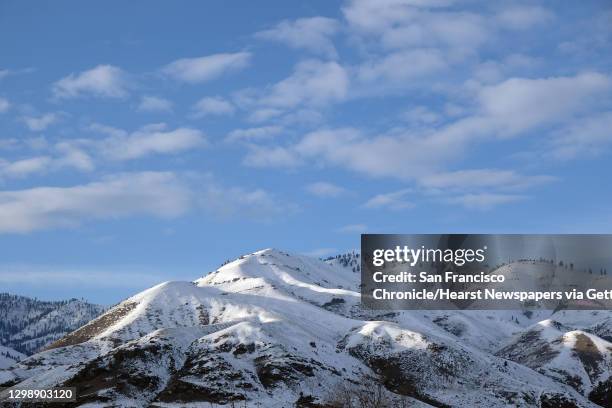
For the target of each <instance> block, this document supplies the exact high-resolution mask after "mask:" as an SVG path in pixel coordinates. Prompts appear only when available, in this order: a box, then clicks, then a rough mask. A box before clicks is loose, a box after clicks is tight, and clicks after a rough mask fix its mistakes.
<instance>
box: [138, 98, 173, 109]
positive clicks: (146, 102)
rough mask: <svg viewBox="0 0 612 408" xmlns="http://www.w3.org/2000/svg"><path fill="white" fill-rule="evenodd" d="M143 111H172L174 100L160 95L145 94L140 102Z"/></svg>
mask: <svg viewBox="0 0 612 408" xmlns="http://www.w3.org/2000/svg"><path fill="white" fill-rule="evenodd" d="M137 109H138V110H139V111H141V112H172V102H170V101H169V100H168V99H164V98H160V97H158V96H146V95H145V96H143V97H142V98H140V103H139V104H138V108H137Z"/></svg>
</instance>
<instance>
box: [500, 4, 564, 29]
mask: <svg viewBox="0 0 612 408" xmlns="http://www.w3.org/2000/svg"><path fill="white" fill-rule="evenodd" d="M552 18H553V14H552V12H550V11H549V10H547V9H545V8H544V7H540V6H511V7H508V8H506V9H504V10H502V11H500V12H499V13H498V14H497V16H496V19H497V21H498V22H499V24H500V25H501V26H502V27H506V28H511V29H517V30H523V29H526V28H530V27H533V26H535V25H538V24H542V23H546V22H548V21H550V20H551V19H552Z"/></svg>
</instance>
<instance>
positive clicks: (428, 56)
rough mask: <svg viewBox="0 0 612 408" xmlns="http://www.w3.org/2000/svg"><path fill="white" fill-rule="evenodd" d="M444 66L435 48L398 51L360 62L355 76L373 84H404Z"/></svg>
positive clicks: (437, 71) (428, 74)
mask: <svg viewBox="0 0 612 408" xmlns="http://www.w3.org/2000/svg"><path fill="white" fill-rule="evenodd" d="M446 66H447V64H446V61H445V60H444V57H443V55H442V54H441V53H440V51H438V50H436V49H419V50H407V51H398V52H394V53H391V54H389V55H387V56H385V57H383V58H378V59H373V60H370V61H367V62H364V63H362V64H361V65H359V66H358V67H357V78H358V79H359V80H360V81H362V82H365V83H374V85H375V86H381V85H384V86H398V85H400V86H405V85H408V84H409V83H408V81H411V80H414V79H416V78H419V77H425V76H430V75H433V74H436V73H439V72H440V71H441V70H443V69H445V68H446Z"/></svg>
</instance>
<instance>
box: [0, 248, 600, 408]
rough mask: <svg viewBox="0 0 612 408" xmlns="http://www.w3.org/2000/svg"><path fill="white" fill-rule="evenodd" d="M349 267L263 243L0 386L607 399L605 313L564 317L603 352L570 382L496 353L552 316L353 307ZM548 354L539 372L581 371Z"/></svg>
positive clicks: (112, 315) (49, 353)
mask: <svg viewBox="0 0 612 408" xmlns="http://www.w3.org/2000/svg"><path fill="white" fill-rule="evenodd" d="M353 266H354V265H351V264H350V262H349V263H347V264H346V265H344V264H342V263H338V262H335V261H334V260H330V261H328V262H327V263H326V262H324V261H321V260H317V259H312V258H309V257H304V256H297V255H290V254H288V253H285V252H282V251H278V250H273V249H267V250H263V251H259V252H255V253H253V254H248V255H245V256H242V257H240V258H239V259H237V260H235V261H233V262H229V263H227V264H225V265H223V266H222V267H220V268H219V269H218V270H216V271H213V272H211V273H209V274H207V275H205V276H204V277H202V278H200V279H198V280H196V281H194V282H165V283H162V284H159V285H157V286H155V287H153V288H151V289H148V290H146V291H144V292H141V293H139V294H137V295H135V296H133V297H131V298H129V299H126V300H125V301H124V302H122V303H120V304H119V305H117V306H115V307H113V308H112V309H110V310H108V311H107V312H106V313H104V314H103V315H101V316H100V317H98V318H96V319H94V320H92V321H91V322H89V323H88V324H86V325H85V326H83V327H81V328H80V329H78V330H76V331H74V332H72V333H70V334H69V335H67V336H65V337H64V338H62V339H60V340H58V341H57V342H55V343H53V344H52V345H51V346H49V347H48V348H47V349H46V350H44V351H42V352H39V353H37V354H35V355H33V356H31V357H29V358H26V359H25V360H22V361H20V362H19V363H17V365H15V366H13V367H12V368H10V369H5V370H0V386H13V385H19V386H20V387H51V386H74V387H77V388H78V390H79V398H78V401H77V403H76V404H74V405H75V406H87V407H93V406H119V407H149V406H151V407H189V406H193V407H208V406H212V405H213V404H215V405H216V404H218V405H230V406H231V405H234V404H235V406H248V407H292V406H298V407H346V406H359V405H354V404H349V402H348V400H347V398H348V399H350V398H355V397H356V396H359V395H361V394H360V393H361V392H367V391H372V390H378V392H380V393H381V395H384V398H386V401H387V402H386V403H385V404H379V405H375V406H380V407H387V406H388V407H393V406H398V407H399V406H420V407H427V406H434V407H476V406H478V407H511V406H512V407H538V408H553V407H564V408H575V407H598V406H600V407H601V406H606V405H605V399H604V398H605V395H606V394H605V382H602V381H603V380H604V378H605V376H606V375H607V376H608V380H607V381H609V373H610V370H609V368H607V367H606V364H607V363H608V362H609V361H610V350H608V349H607V347H608V343H607V342H606V341H605V340H604V339H602V338H599V337H598V335H597V334H594V333H591V332H590V331H589V330H591V329H590V328H591V327H593V329H592V330H595V327H598V325H599V324H601V322H603V321H604V318H605V317H606V316H608V315H604V314H603V313H601V314H600V315H599V316H597V317H594V316H590V317H589V323H592V324H591V325H589V327H582V326H581V327H575V325H576V324H583V323H580V321H581V320H580V319H579V316H578V315H574V316H565V320H563V324H564V325H567V327H568V331H567V332H568V333H569V332H570V331H571V330H573V331H575V332H576V334H572V335H571V336H573V337H572V338H568V339H567V343H566V344H567V346H568V347H574V348H576V347H577V346H576V344H577V343H582V342H584V339H583V338H582V337H580V335H584V336H585V337H587V338H588V339H589V340H590V341H591V342H592V343H593V345H594V346H593V347H595V348H596V349H597V352H598V353H600V354H601V355H603V356H604V357H603V360H601V361H600V360H597V361H596V362H595V363H593V365H591V366H589V370H590V371H586V376H587V377H588V378H589V381H590V382H589V383H588V388H587V387H583V388H578V387H575V386H574V384H573V383H571V382H568V381H567V379H566V378H565V377H563V378H561V377H559V376H556V375H553V373H554V371H552V370H547V371H540V370H538V368H539V366H537V365H535V364H531V362H530V361H528V360H529V359H522V358H521V357H520V352H519V351H518V350H514V351H513V352H512V353H510V352H506V350H509V348H512V345H513V344H515V343H516V341H517V340H516V339H517V337H516V336H518V338H520V336H521V333H525V332H528V331H529V330H532V328H533V327H534V325H537V324H538V322H540V321H544V320H546V319H553V320H554V319H557V318H558V317H557V314H553V315H552V316H551V313H550V312H548V315H546V316H543V315H542V313H543V312H540V311H538V313H535V314H525V313H522V314H521V312H506V311H503V312H502V311H494V312H437V311H419V312H417V311H412V312H388V311H385V312H373V311H364V310H362V309H360V307H359V293H358V287H359V278H360V277H359V273H356V272H354V271H353V268H352V267H353ZM558 313H562V312H558ZM586 313H590V312H586ZM559 319H560V320H561V317H559ZM601 330H602V332H605V331H606V330H607V328H605V327H604V328H601ZM564 333H565V332H564ZM547 338H548V337H547ZM517 347H518V348H521V346H517ZM525 347H531V345H527V346H525ZM580 347H582V346H580ZM589 347H590V346H589ZM559 358H561V359H564V361H565V363H564V362H563V361H561V360H559V361H558V362H553V363H551V364H552V365H550V368H553V367H561V366H563V367H566V368H568V370H569V369H571V370H574V371H575V370H577V369H578V368H577V365H576V364H574V360H576V359H575V358H574V357H573V356H572V355H571V353H566V354H564V355H563V356H561V355H560V356H559ZM577 359H578V360H580V361H582V360H581V358H580V357H577ZM564 364H565V365H564ZM583 367H584V365H583ZM574 371H568V372H570V373H572V372H574ZM572 375H573V374H572ZM584 378H585V379H586V377H584ZM593 381H599V382H600V383H602V384H604V385H603V386H602V389H604V391H603V392H602V393H599V394H597V396H595V397H592V398H591V396H592V395H593V394H592V390H594V389H595V388H596V387H597V386H599V385H596V386H595V385H593ZM585 384H586V382H585ZM598 384H599V383H598ZM381 390H382V391H381ZM343 398H344V399H343ZM589 398H591V399H592V400H589ZM602 401H603V402H602ZM372 406H374V405H372Z"/></svg>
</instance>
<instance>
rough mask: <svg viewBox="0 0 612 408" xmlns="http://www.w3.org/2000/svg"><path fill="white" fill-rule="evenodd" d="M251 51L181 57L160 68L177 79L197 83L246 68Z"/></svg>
mask: <svg viewBox="0 0 612 408" xmlns="http://www.w3.org/2000/svg"><path fill="white" fill-rule="evenodd" d="M250 60H251V53H249V52H237V53H233V54H230V53H226V54H213V55H208V56H205V57H199V58H183V59H179V60H176V61H174V62H171V63H170V64H168V65H166V66H165V67H164V68H162V72H163V73H164V74H166V75H168V76H169V77H171V78H173V79H176V80H178V81H183V82H189V83H198V82H205V81H210V80H212V79H215V78H218V77H220V76H221V75H223V74H225V73H228V72H234V71H239V70H241V69H244V68H246V67H247V66H248V65H249V62H250Z"/></svg>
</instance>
